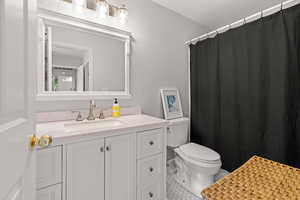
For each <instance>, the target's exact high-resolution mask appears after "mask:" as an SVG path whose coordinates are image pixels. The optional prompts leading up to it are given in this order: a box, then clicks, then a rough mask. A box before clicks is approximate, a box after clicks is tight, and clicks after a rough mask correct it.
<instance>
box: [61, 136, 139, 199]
mask: <svg viewBox="0 0 300 200" xmlns="http://www.w3.org/2000/svg"><path fill="white" fill-rule="evenodd" d="M135 138H136V136H135V134H130V135H121V136H116V137H109V138H105V139H99V140H93V141H85V142H79V143H75V144H69V145H67V147H66V148H67V153H66V157H67V158H66V161H67V170H66V177H67V178H66V185H67V187H66V194H67V198H66V199H67V200H82V199H89V200H104V199H105V200H120V199H122V200H134V199H136V198H135V196H136V195H135V194H136V192H135V191H136V187H135V173H136V156H135V155H136V148H135V144H136V142H135Z"/></svg>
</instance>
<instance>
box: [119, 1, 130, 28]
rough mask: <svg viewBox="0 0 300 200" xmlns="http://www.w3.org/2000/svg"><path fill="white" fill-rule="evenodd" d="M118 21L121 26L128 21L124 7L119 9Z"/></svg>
mask: <svg viewBox="0 0 300 200" xmlns="http://www.w3.org/2000/svg"><path fill="white" fill-rule="evenodd" d="M119 19H120V23H121V24H126V22H127V20H128V10H127V8H126V6H125V5H122V6H121V7H120V8H119Z"/></svg>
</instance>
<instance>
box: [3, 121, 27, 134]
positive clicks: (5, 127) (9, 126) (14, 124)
mask: <svg viewBox="0 0 300 200" xmlns="http://www.w3.org/2000/svg"><path fill="white" fill-rule="evenodd" d="M27 121H28V120H27V119H25V118H18V119H15V120H13V121H10V122H7V123H5V124H0V133H3V132H5V131H7V130H9V129H12V128H14V127H18V126H21V125H22V124H25V123H27Z"/></svg>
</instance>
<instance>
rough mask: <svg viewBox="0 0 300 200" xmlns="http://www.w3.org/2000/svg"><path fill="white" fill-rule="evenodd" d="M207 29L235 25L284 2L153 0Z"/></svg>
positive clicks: (255, 0) (258, 0)
mask: <svg viewBox="0 0 300 200" xmlns="http://www.w3.org/2000/svg"><path fill="white" fill-rule="evenodd" d="M152 1H154V2H156V3H158V4H160V5H162V6H164V7H166V8H169V9H171V10H173V11H175V12H177V13H179V14H181V15H183V16H185V17H187V18H190V19H192V20H194V21H196V22H197V23H199V24H200V25H202V26H204V27H205V28H207V29H210V30H213V29H216V28H220V27H222V26H225V25H227V24H230V23H233V22H235V21H237V20H240V19H242V18H244V17H247V16H249V15H252V14H255V13H257V12H259V11H261V10H264V9H267V8H270V7H272V6H275V5H276V4H279V3H281V2H283V1H284V0H152Z"/></svg>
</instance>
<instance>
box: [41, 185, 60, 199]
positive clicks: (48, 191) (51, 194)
mask: <svg viewBox="0 0 300 200" xmlns="http://www.w3.org/2000/svg"><path fill="white" fill-rule="evenodd" d="M61 196H62V194H61V184H57V185H53V186H50V187H47V188H44V189H41V190H38V191H37V193H36V199H37V200H61V199H62V198H61Z"/></svg>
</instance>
